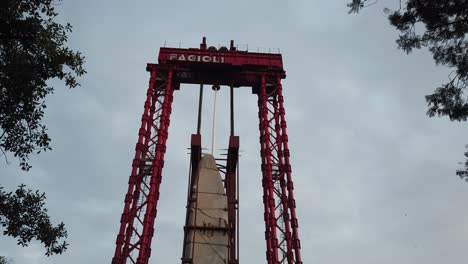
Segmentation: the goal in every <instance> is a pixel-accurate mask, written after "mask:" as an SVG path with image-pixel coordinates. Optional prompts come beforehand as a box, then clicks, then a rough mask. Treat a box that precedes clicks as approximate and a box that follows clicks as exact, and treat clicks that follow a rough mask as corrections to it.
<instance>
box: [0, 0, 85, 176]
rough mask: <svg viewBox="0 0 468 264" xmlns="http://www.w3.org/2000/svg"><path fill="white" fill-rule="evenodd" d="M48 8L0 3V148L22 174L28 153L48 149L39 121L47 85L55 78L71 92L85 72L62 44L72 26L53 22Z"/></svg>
mask: <svg viewBox="0 0 468 264" xmlns="http://www.w3.org/2000/svg"><path fill="white" fill-rule="evenodd" d="M58 1H60V0H58ZM55 2H57V0H56V1H55ZM54 5H55V3H54V1H52V0H38V1H30V0H3V1H2V3H1V4H0V6H1V8H0V128H1V129H0V150H1V152H2V154H3V155H7V153H8V152H11V153H13V155H14V156H15V157H17V158H18V159H19V162H20V166H21V168H22V169H23V170H28V169H29V168H30V165H29V164H28V158H29V157H30V155H31V154H33V153H39V152H41V151H45V150H50V149H51V147H50V137H49V136H48V134H47V128H46V126H45V125H44V124H43V123H42V118H43V116H44V109H45V108H46V104H45V97H46V96H47V95H48V94H50V93H52V92H53V91H54V88H53V87H51V86H49V85H48V84H47V81H49V80H51V79H54V78H57V79H60V80H64V82H65V85H66V86H68V87H70V88H73V87H76V86H78V85H79V83H78V81H77V77H78V76H81V75H83V74H84V73H86V71H85V70H84V68H83V63H84V57H83V56H82V55H81V53H80V52H79V51H74V50H72V49H70V48H68V47H67V46H66V42H67V39H68V37H67V33H69V32H71V29H72V27H71V25H70V24H65V25H62V24H59V23H57V22H55V21H54V18H56V16H57V15H58V13H57V12H56V10H55V8H54Z"/></svg>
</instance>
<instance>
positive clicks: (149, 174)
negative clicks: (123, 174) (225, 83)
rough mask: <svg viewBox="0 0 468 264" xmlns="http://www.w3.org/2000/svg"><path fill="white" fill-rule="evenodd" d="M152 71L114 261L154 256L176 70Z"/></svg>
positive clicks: (141, 261) (142, 262) (144, 263)
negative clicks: (173, 80)
mask: <svg viewBox="0 0 468 264" xmlns="http://www.w3.org/2000/svg"><path fill="white" fill-rule="evenodd" d="M149 71H150V72H151V77H150V81H149V87H148V91H147V93H146V95H147V96H146V101H145V108H144V111H143V115H142V117H141V127H140V130H139V133H138V143H137V144H136V151H135V158H134V159H133V163H132V172H131V175H130V178H129V181H128V192H127V194H126V196H125V206H124V210H123V213H122V217H121V220H120V230H119V234H118V235H117V241H116V244H117V246H116V250H115V254H114V258H113V259H112V263H113V264H124V263H138V264H147V263H148V260H149V257H150V255H151V240H152V237H153V233H154V221H155V218H156V212H157V210H156V207H157V204H158V200H159V187H160V184H161V179H162V169H163V167H164V154H165V152H166V140H167V136H168V128H169V123H170V115H171V111H172V100H173V92H174V90H173V87H172V74H173V70H171V69H170V68H164V67H156V66H153V67H152V68H150V69H149Z"/></svg>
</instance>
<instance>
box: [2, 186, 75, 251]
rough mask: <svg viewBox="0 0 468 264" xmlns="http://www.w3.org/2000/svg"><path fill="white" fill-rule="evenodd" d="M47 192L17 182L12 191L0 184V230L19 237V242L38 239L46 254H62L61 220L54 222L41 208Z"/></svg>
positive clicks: (65, 244) (63, 233) (64, 233)
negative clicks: (56, 223)
mask: <svg viewBox="0 0 468 264" xmlns="http://www.w3.org/2000/svg"><path fill="white" fill-rule="evenodd" d="M45 199H46V196H45V194H44V193H39V191H35V192H33V191H32V190H30V189H25V185H20V186H18V189H17V190H16V191H15V192H9V193H7V192H5V191H4V190H3V187H0V225H1V226H2V228H3V229H4V231H3V234H4V235H7V236H11V237H14V238H17V239H18V245H21V246H23V247H25V246H28V244H29V242H31V240H32V239H36V240H38V241H40V242H41V243H42V244H43V245H44V247H45V248H46V253H45V254H46V255H47V256H50V255H53V254H62V253H63V252H64V251H65V250H66V249H67V246H68V244H67V242H66V241H62V242H61V241H60V240H61V239H62V238H67V231H66V229H65V225H64V224H63V223H60V224H58V225H57V226H53V225H52V223H51V222H50V219H49V216H48V215H47V209H46V208H44V205H45V202H44V201H45Z"/></svg>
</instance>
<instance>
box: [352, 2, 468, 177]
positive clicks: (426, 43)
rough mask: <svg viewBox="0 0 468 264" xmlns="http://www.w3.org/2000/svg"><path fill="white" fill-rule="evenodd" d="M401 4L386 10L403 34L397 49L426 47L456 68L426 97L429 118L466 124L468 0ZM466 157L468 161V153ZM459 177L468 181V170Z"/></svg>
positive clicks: (441, 61) (358, 7)
mask: <svg viewBox="0 0 468 264" xmlns="http://www.w3.org/2000/svg"><path fill="white" fill-rule="evenodd" d="M369 2H370V0H352V1H351V2H350V3H348V7H349V13H358V12H360V11H361V9H363V8H365V7H366V6H368V5H369ZM373 3H375V0H374V1H373ZM373 3H372V4H373ZM399 5H400V8H399V9H398V10H395V11H391V10H390V9H388V8H385V12H386V13H387V14H388V19H389V21H390V24H391V25H392V26H393V27H395V28H396V29H397V30H398V31H400V35H399V37H398V39H397V40H396V43H397V45H398V48H400V49H402V50H403V51H405V52H406V53H410V52H411V51H412V50H413V49H421V48H427V49H428V50H429V52H430V53H431V54H432V57H433V59H434V61H435V63H436V64H437V65H444V66H446V67H448V68H450V69H453V71H452V73H451V74H450V75H449V78H448V79H449V80H448V82H447V83H444V84H441V85H440V86H438V87H437V88H436V89H435V90H434V92H433V93H432V94H429V95H426V96H425V99H426V102H427V105H428V110H427V115H428V116H430V117H434V116H438V117H443V116H447V117H448V118H449V119H450V120H451V121H466V120H467V118H468V96H467V86H468V39H466V38H465V36H466V35H467V33H468V1H465V0H445V1H433V0H406V1H401V0H400V1H399ZM465 156H466V157H467V158H468V156H467V154H466V153H465ZM467 162H468V160H467ZM467 164H468V163H467ZM457 175H459V176H460V177H462V178H466V176H467V175H468V167H465V169H464V170H458V171H457Z"/></svg>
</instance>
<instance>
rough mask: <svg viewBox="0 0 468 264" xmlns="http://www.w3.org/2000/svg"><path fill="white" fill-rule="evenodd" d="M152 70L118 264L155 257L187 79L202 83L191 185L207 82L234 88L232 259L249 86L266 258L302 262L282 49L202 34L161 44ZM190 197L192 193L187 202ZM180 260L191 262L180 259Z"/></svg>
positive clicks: (228, 181) (229, 185) (228, 184)
mask: <svg viewBox="0 0 468 264" xmlns="http://www.w3.org/2000/svg"><path fill="white" fill-rule="evenodd" d="M146 69H147V71H149V72H150V76H151V77H150V80H149V87H148V90H147V93H146V101H145V104H144V111H143V115H142V118H141V127H140V129H139V133H138V142H137V143H136V147H135V156H134V159H133V162H132V170H131V175H130V178H129V181H128V192H127V194H126V195H125V205H124V210H123V213H122V217H121V219H120V229H119V233H118V235H117V240H116V249H115V254H114V257H113V259H112V263H113V264H126V263H137V264H147V263H148V261H149V258H150V256H151V241H152V238H153V235H154V223H155V219H156V216H157V205H158V200H159V189H160V186H161V181H162V171H163V167H164V154H165V152H166V141H167V138H168V129H169V124H170V116H171V111H172V101H173V93H174V91H175V90H179V88H180V84H181V83H189V84H200V98H199V120H198V131H197V134H193V135H192V143H191V161H190V163H191V165H190V166H191V173H190V175H189V189H190V186H191V185H192V184H193V183H192V177H193V175H194V173H195V172H196V171H197V169H198V163H199V161H200V159H201V155H202V154H201V135H200V113H201V104H202V91H203V85H213V86H214V87H219V86H220V85H226V86H229V87H230V88H231V136H230V138H229V147H228V153H227V158H226V159H225V160H224V161H225V163H224V164H219V165H218V168H219V170H220V171H222V172H223V174H224V182H225V190H226V195H227V201H228V206H227V208H228V224H227V225H226V226H225V227H222V229H223V231H224V232H226V233H227V234H228V236H229V253H228V260H227V263H229V264H236V263H239V258H238V234H239V233H238V227H237V222H238V213H237V209H238V194H239V190H238V188H237V187H238V186H237V179H236V174H238V172H237V166H238V151H239V137H237V136H235V135H234V118H233V116H234V108H233V99H234V98H233V90H234V88H239V87H245V86H247V87H252V93H253V94H256V95H257V96H258V118H259V130H260V137H259V139H260V146H261V148H260V149H261V151H260V155H261V161H262V164H261V171H262V187H263V204H264V221H265V240H266V260H267V263H269V264H279V263H288V264H301V263H302V260H301V250H300V249H301V244H300V240H299V235H298V221H297V217H296V201H295V199H294V185H293V181H292V170H291V163H290V151H289V146H288V135H287V131H286V130H287V126H286V119H285V107H284V98H283V87H282V85H281V80H282V79H284V78H286V73H285V71H284V69H283V62H282V57H281V54H271V53H259V52H248V51H240V50H237V49H236V48H235V47H234V42H233V41H231V45H230V47H229V48H228V47H221V48H219V49H217V48H215V47H207V45H206V39H205V38H203V42H202V43H201V44H200V48H189V49H183V48H161V49H160V52H159V58H158V64H148V65H147V68H146ZM190 199H191V198H190V197H189V196H188V197H187V200H188V201H187V202H188V203H189V202H190V201H189V200H190ZM190 228H193V227H190V226H188V225H187V224H186V226H185V228H184V230H185V234H186V235H185V237H186V236H187V230H188V229H190ZM198 228H199V227H198ZM206 228H210V227H206ZM211 228H212V229H213V228H214V229H220V228H219V227H211ZM184 240H185V238H184ZM182 263H193V261H192V260H191V259H190V258H185V259H184V258H182Z"/></svg>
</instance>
